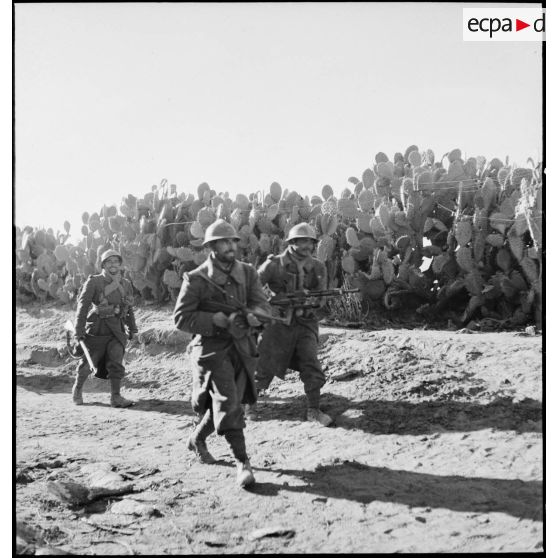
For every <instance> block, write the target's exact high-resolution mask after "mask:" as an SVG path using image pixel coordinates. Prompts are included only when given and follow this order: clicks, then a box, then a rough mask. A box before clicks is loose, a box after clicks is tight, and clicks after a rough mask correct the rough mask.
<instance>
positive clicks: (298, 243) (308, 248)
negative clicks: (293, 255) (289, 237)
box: [294, 238, 314, 256]
mask: <svg viewBox="0 0 558 558" xmlns="http://www.w3.org/2000/svg"><path fill="white" fill-rule="evenodd" d="M294 249H295V251H296V252H297V253H298V254H300V255H301V256H310V254H312V252H313V251H314V241H313V240H312V239H311V238H297V239H296V240H295V241H294Z"/></svg>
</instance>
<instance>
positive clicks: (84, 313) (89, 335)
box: [75, 274, 138, 379]
mask: <svg viewBox="0 0 558 558" xmlns="http://www.w3.org/2000/svg"><path fill="white" fill-rule="evenodd" d="M110 284H111V281H110V280H109V279H107V278H106V277H104V276H103V275H102V274H99V275H91V276H90V277H89V279H87V281H86V282H85V284H84V285H83V288H82V289H81V291H80V294H79V297H78V303H77V310H76V327H75V329H76V335H78V336H84V337H85V340H84V342H85V345H86V347H87V349H88V350H89V354H90V356H91V360H92V361H93V364H94V365H95V366H96V368H97V369H98V372H97V377H99V378H107V377H108V378H115V379H122V378H123V377H124V373H125V371H124V366H123V364H122V360H123V358H124V349H125V348H126V341H127V333H137V331H138V328H137V326H136V320H135V316H134V311H133V309H132V307H131V304H130V303H131V302H132V300H133V288H132V284H131V283H130V281H128V280H127V279H124V278H122V279H121V281H120V284H121V285H122V287H123V289H124V296H122V294H121V293H120V291H119V290H118V289H116V290H114V291H112V292H111V293H109V294H108V295H105V288H106V287H107V286H108V285H110ZM100 304H105V305H107V304H108V305H111V306H118V307H119V308H120V310H121V312H120V313H119V314H118V315H115V316H111V317H108V318H101V317H100V316H99V314H98V313H97V312H96V311H95V309H94V305H95V306H98V305H100ZM77 371H78V374H86V373H87V371H89V373H91V370H90V369H89V364H88V363H87V360H86V359H85V357H83V358H82V359H81V360H80V361H79V363H78V368H77Z"/></svg>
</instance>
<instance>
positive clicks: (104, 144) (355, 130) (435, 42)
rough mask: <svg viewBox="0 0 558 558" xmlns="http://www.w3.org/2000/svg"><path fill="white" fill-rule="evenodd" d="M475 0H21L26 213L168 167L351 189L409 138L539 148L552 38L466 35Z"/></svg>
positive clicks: (516, 158)
mask: <svg viewBox="0 0 558 558" xmlns="http://www.w3.org/2000/svg"><path fill="white" fill-rule="evenodd" d="M466 6H475V4H473V5H469V4H461V3H455V4H453V3H451V4H437V3H432V4H430V3H413V2H409V3H394V4H391V3H390V4H387V3H385V4H384V3H355V4H351V3H332V4H320V3H302V4H266V3H261V4H210V5H208V4H193V3H187V4H117V3H114V4H79V3H78V4H16V6H15V11H16V18H15V55H16V57H15V85H16V94H15V101H16V113H15V117H16V128H15V129H16V143H15V148H16V181H15V184H16V189H15V194H16V224H17V225H19V226H23V225H26V224H31V225H34V226H41V225H42V226H47V227H48V226H51V227H53V228H54V229H55V230H56V229H60V230H61V229H62V223H63V221H64V220H66V219H67V220H68V221H70V222H71V223H72V226H73V228H74V230H73V232H75V233H76V234H78V236H79V233H78V230H79V229H78V230H75V228H76V227H78V225H80V224H81V219H80V216H81V214H82V212H83V211H89V212H90V213H91V212H93V211H98V210H99V209H100V208H101V207H102V205H103V204H104V203H106V204H107V205H109V204H113V203H116V204H119V203H120V200H121V198H122V197H123V196H126V195H127V194H130V193H132V194H135V195H143V194H145V193H146V192H148V191H150V189H151V186H152V185H153V184H159V183H160V181H161V179H163V178H166V179H167V180H168V181H169V183H174V184H176V185H177V187H178V190H179V191H184V192H194V193H195V192H196V188H197V186H198V184H200V183H201V182H208V183H209V185H210V186H211V187H212V188H213V189H215V190H216V191H217V192H220V191H228V192H229V193H230V194H231V195H235V194H236V193H238V192H242V193H245V194H249V193H250V192H254V191H256V190H261V189H265V190H267V188H268V187H269V185H270V184H271V182H273V181H277V182H279V183H280V184H281V185H282V186H283V187H284V188H288V189H290V190H296V191H297V192H299V193H300V194H302V195H306V194H307V195H312V194H319V193H320V192H321V188H322V186H323V185H324V184H330V185H331V186H332V187H333V189H334V191H335V192H336V193H338V192H340V191H341V190H342V189H343V188H344V187H346V186H347V185H348V183H347V178H348V177H349V176H358V177H360V176H362V172H363V171H364V169H366V168H367V167H369V166H371V165H372V164H373V159H374V155H375V154H376V153H377V152H378V151H384V152H386V153H387V155H388V156H389V157H390V158H391V157H393V154H394V153H395V152H396V151H401V152H403V151H404V150H405V149H406V148H407V147H408V146H409V145H411V144H416V145H418V147H419V148H420V149H421V150H423V149H427V148H431V149H433V150H434V152H435V154H436V159H437V160H439V159H440V158H441V156H442V155H443V153H445V152H447V151H449V150H451V149H453V148H455V147H459V148H461V149H462V150H463V152H464V154H466V155H467V156H477V155H484V156H486V157H487V158H489V159H490V158H492V157H500V158H501V159H504V158H505V157H506V155H509V156H510V161H511V162H516V163H518V164H520V165H522V164H525V163H526V160H527V158H528V157H533V158H534V159H535V160H538V159H539V158H540V154H541V151H542V55H541V52H542V49H541V45H540V43H528V42H491V43H474V42H464V41H463V39H462V27H461V26H462V23H461V21H462V8H463V7H466ZM476 6H479V7H483V6H485V7H488V6H491V4H484V5H483V4H476ZM499 6H500V7H502V5H501V4H500V5H499ZM510 6H512V5H510ZM531 6H533V5H531ZM513 7H521V5H520V4H513Z"/></svg>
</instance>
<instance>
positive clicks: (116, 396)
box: [110, 378, 134, 407]
mask: <svg viewBox="0 0 558 558" xmlns="http://www.w3.org/2000/svg"><path fill="white" fill-rule="evenodd" d="M121 381H122V380H120V378H111V379H110V405H111V407H130V406H132V405H133V404H134V402H133V401H130V400H129V399H126V398H124V397H122V396H121V395H120V383H121Z"/></svg>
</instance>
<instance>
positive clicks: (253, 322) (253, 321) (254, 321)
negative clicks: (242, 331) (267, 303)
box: [246, 312, 262, 327]
mask: <svg viewBox="0 0 558 558" xmlns="http://www.w3.org/2000/svg"><path fill="white" fill-rule="evenodd" d="M246 321H247V322H248V325H249V326H251V327H259V326H261V325H262V322H260V320H258V318H256V316H254V314H252V312H248V313H247V314H246Z"/></svg>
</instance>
